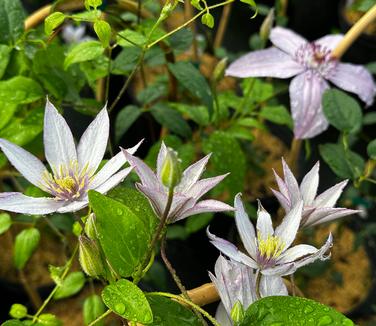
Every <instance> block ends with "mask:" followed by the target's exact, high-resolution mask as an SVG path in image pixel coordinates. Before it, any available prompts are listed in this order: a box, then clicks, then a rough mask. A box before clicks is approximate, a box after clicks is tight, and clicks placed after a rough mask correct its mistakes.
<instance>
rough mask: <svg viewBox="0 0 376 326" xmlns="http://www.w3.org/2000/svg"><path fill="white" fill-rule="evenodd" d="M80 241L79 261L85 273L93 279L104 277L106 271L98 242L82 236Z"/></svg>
mask: <svg viewBox="0 0 376 326" xmlns="http://www.w3.org/2000/svg"><path fill="white" fill-rule="evenodd" d="M78 241H79V260H80V264H81V267H82V269H83V271H84V272H85V273H86V274H87V275H89V276H91V277H100V276H104V275H105V273H106V269H105V266H104V262H103V258H102V254H101V251H100V248H99V246H98V243H97V241H96V240H92V239H90V238H88V237H87V236H83V235H81V236H80V237H79V238H78Z"/></svg>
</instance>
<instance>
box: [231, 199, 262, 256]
mask: <svg viewBox="0 0 376 326" xmlns="http://www.w3.org/2000/svg"><path fill="white" fill-rule="evenodd" d="M234 206H235V223H236V228H237V229H238V232H239V235H240V238H241V239H242V242H243V245H244V247H245V249H247V251H248V253H249V255H250V256H251V257H254V258H256V257H257V248H256V232H255V228H254V227H253V224H252V223H251V221H250V220H249V217H248V215H247V213H246V212H245V209H244V206H243V203H242V201H241V194H237V195H236V197H235V201H234Z"/></svg>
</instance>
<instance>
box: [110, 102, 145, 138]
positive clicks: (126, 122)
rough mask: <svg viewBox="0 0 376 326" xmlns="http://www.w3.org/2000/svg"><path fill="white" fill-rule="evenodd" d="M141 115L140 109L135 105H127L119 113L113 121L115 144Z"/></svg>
mask: <svg viewBox="0 0 376 326" xmlns="http://www.w3.org/2000/svg"><path fill="white" fill-rule="evenodd" d="M141 114H142V111H141V109H140V108H139V107H137V106H135V105H127V106H126V107H125V108H123V109H122V110H121V111H120V112H119V114H118V115H117V116H116V121H115V139H116V141H117V142H119V141H120V138H121V137H122V136H123V135H124V134H125V133H126V132H127V130H128V129H129V127H130V126H132V124H133V123H134V122H135V121H136V120H137V119H138V117H139V116H140V115H141Z"/></svg>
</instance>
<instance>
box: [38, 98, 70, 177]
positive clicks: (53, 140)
mask: <svg viewBox="0 0 376 326" xmlns="http://www.w3.org/2000/svg"><path fill="white" fill-rule="evenodd" d="M43 142H44V152H45V155H46V159H47V161H48V163H49V164H50V166H51V168H52V169H53V170H56V169H58V168H59V166H60V165H65V166H69V164H71V163H72V162H76V161H77V153H76V146H75V144H74V139H73V135H72V132H71V130H70V129H69V126H68V124H67V122H66V121H65V120H64V118H63V117H62V116H61V115H60V113H59V112H58V111H57V110H56V108H55V107H54V106H53V104H52V103H51V102H50V101H49V100H48V99H47V103H46V110H45V113H44V131H43Z"/></svg>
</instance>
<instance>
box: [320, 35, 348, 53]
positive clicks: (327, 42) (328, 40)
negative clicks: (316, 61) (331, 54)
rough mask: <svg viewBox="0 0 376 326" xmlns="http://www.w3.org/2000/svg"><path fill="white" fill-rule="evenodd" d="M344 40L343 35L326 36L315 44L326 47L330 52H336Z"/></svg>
mask: <svg viewBox="0 0 376 326" xmlns="http://www.w3.org/2000/svg"><path fill="white" fill-rule="evenodd" d="M342 39H343V35H342V34H336V35H326V36H323V37H321V38H319V39H317V40H316V41H315V42H314V43H315V44H320V45H321V46H323V47H325V48H326V49H328V50H334V49H335V48H336V47H337V45H338V44H339V42H341V41H342Z"/></svg>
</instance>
